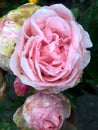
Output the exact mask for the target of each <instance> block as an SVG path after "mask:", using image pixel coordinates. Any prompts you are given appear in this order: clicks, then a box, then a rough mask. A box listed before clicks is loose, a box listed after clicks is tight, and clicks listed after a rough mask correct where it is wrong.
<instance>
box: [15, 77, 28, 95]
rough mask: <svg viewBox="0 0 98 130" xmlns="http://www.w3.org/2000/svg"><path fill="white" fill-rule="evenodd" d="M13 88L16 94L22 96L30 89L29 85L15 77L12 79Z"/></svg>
mask: <svg viewBox="0 0 98 130" xmlns="http://www.w3.org/2000/svg"><path fill="white" fill-rule="evenodd" d="M14 89H15V93H16V95H17V96H24V95H25V94H26V93H27V92H28V91H29V90H30V86H28V85H25V84H23V83H22V82H21V81H20V79H19V78H18V77H17V78H16V79H15V81H14Z"/></svg>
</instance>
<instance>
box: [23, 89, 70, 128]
mask: <svg viewBox="0 0 98 130" xmlns="http://www.w3.org/2000/svg"><path fill="white" fill-rule="evenodd" d="M23 116H24V119H25V121H26V123H27V126H28V127H29V128H33V129H34V130H60V128H61V126H62V124H63V121H64V119H65V118H68V117H69V116H70V104H69V100H68V99H66V98H65V97H64V96H63V95H62V94H61V93H60V94H58V95H57V94H46V93H44V92H43V91H39V92H38V93H36V94H34V95H32V96H30V97H28V98H27V99H26V101H25V103H24V105H23Z"/></svg>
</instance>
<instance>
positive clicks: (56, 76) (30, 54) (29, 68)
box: [10, 4, 92, 93]
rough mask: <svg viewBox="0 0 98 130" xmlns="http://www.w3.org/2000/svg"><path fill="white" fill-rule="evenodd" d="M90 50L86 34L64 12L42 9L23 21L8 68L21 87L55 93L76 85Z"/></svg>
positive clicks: (61, 8)
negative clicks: (18, 79)
mask: <svg viewBox="0 0 98 130" xmlns="http://www.w3.org/2000/svg"><path fill="white" fill-rule="evenodd" d="M91 46H92V43H91V40H90V37H89V34H88V33H87V32H86V31H85V30H84V29H83V27H82V26H81V25H79V24H78V23H77V22H76V21H75V19H74V16H73V14H72V12H71V11H70V10H69V9H68V8H66V7H65V6H63V5H62V4H54V5H51V6H49V7H48V6H44V7H42V8H41V9H39V10H37V11H36V12H35V13H34V14H33V15H32V16H31V17H29V18H28V19H27V20H26V21H25V23H24V25H23V27H22V29H21V31H20V34H19V37H18V41H17V45H16V48H15V51H14V53H13V55H12V57H11V60H10V67H11V69H12V71H13V73H14V74H15V75H17V76H18V77H19V78H20V79H21V81H22V82H23V83H24V84H27V85H30V86H33V87H34V88H35V89H38V90H44V89H47V90H48V91H50V92H54V93H58V92H60V91H63V90H66V89H68V88H70V87H73V86H75V85H76V84H77V83H78V82H79V79H80V78H81V75H82V73H83V69H84V68H85V67H86V66H87V64H88V63H89V62H90V52H89V51H88V50H86V48H89V47H91Z"/></svg>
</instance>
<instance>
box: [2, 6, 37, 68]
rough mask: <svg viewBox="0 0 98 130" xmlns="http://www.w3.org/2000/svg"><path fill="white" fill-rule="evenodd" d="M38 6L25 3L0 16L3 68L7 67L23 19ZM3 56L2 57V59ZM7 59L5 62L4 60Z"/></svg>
mask: <svg viewBox="0 0 98 130" xmlns="http://www.w3.org/2000/svg"><path fill="white" fill-rule="evenodd" d="M38 8H39V6H37V5H34V4H26V5H23V6H20V7H19V8H18V9H15V10H12V11H10V12H9V13H8V14H7V15H5V16H3V17H1V18H0V67H1V68H3V69H5V70H10V68H9V58H10V57H11V55H12V53H13V51H14V47H15V44H16V41H17V36H18V33H19V31H20V28H21V26H22V25H23V23H24V21H25V20H26V19H27V18H28V17H29V16H31V14H33V13H34V12H35V11H36V10H37V9H38ZM2 57H3V59H2ZM5 61H7V62H5Z"/></svg>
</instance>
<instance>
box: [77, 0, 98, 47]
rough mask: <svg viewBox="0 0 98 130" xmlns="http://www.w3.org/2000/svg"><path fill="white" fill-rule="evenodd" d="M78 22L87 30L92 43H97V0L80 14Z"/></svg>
mask: <svg viewBox="0 0 98 130" xmlns="http://www.w3.org/2000/svg"><path fill="white" fill-rule="evenodd" d="M79 23H80V24H81V25H83V27H84V28H85V30H87V31H88V32H89V34H90V37H91V40H92V41H93V44H94V45H95V44H97V45H98V43H97V41H98V40H97V37H98V0H95V1H94V2H93V4H92V5H91V6H90V7H89V8H88V9H87V10H86V11H85V12H84V13H83V14H82V15H81V17H80V20H79Z"/></svg>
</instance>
